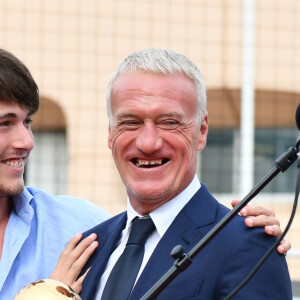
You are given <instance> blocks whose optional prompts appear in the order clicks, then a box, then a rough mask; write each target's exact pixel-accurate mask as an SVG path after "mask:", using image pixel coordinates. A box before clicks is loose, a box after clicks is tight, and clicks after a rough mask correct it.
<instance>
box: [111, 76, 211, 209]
mask: <svg viewBox="0 0 300 300" xmlns="http://www.w3.org/2000/svg"><path fill="white" fill-rule="evenodd" d="M111 109H112V120H111V124H110V131H109V139H108V145H109V147H110V148H111V150H112V154H113V157H114V160H115V163H116V166H117V168H118V170H119V173H120V175H121V178H122V180H123V182H124V184H125V186H126V189H127V193H128V196H129V199H130V202H131V205H132V206H133V207H134V209H135V210H137V211H138V212H140V213H141V214H145V213H149V212H150V211H153V210H154V209H155V208H157V207H158V206H160V205H162V204H163V203H165V202H167V201H169V200H170V199H172V198H174V197H175V196H176V195H178V194H179V193H180V192H181V191H183V190H184V189H185V188H186V187H187V186H188V184H189V183H190V182H191V181H192V179H193V177H194V175H195V171H196V162H197V151H199V150H202V149H203V148H204V147H205V144H206V135H207V116H206V117H205V118H204V119H203V121H202V123H201V126H199V125H198V126H197V124H196V121H195V119H196V112H197V94H196V89H195V86H194V84H193V82H192V81H191V80H190V79H189V78H187V77H186V76H185V75H183V74H179V73H174V74H170V75H155V74H151V73H143V72H126V73H123V74H121V75H119V76H118V77H117V79H116V80H115V82H114V83H113V85H112V89H111Z"/></svg>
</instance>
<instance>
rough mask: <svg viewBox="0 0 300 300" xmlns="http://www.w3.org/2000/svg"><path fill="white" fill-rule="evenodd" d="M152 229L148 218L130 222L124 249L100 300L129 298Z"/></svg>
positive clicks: (152, 224)
mask: <svg viewBox="0 0 300 300" xmlns="http://www.w3.org/2000/svg"><path fill="white" fill-rule="evenodd" d="M154 228H155V226H154V223H153V221H152V220H151V218H150V217H148V218H136V219H134V220H133V221H132V227H131V231H130V234H129V238H128V241H127V244H126V247H125V249H124V251H123V253H122V255H121V256H120V258H119V259H118V260H117V262H116V264H115V266H114V267H113V269H112V271H111V273H110V275H109V277H108V279H107V282H106V285H105V287H104V290H103V294H102V297H101V299H102V300H123V299H128V298H129V295H130V293H131V290H132V287H133V285H134V282H135V280H136V277H137V274H138V272H139V270H140V267H141V264H142V261H143V257H144V248H145V247H144V246H145V242H146V241H147V239H148V237H149V235H150V234H151V233H152V231H153V230H154Z"/></svg>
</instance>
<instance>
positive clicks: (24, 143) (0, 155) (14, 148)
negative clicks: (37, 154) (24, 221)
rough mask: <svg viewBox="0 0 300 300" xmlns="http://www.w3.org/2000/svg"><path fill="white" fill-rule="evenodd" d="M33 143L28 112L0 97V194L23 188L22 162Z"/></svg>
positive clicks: (18, 191) (14, 191)
mask: <svg viewBox="0 0 300 300" xmlns="http://www.w3.org/2000/svg"><path fill="white" fill-rule="evenodd" d="M33 146H34V143H33V135H32V132H31V116H30V115H29V113H28V111H27V110H26V109H24V108H22V107H20V106H19V105H17V104H9V103H6V102H1V101H0V196H1V197H3V196H12V195H17V194H20V193H21V192H22V191H23V189H24V180H23V173H24V165H25V162H26V160H27V157H28V155H29V153H30V151H31V150H32V148H33Z"/></svg>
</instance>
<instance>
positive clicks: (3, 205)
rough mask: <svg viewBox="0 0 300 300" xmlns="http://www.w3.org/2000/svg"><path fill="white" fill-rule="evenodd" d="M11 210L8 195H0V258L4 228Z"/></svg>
mask: <svg viewBox="0 0 300 300" xmlns="http://www.w3.org/2000/svg"><path fill="white" fill-rule="evenodd" d="M11 210H12V205H11V200H10V198H9V197H0V259H1V256H2V249H3V243H4V234H5V229H6V226H7V223H8V220H9V217H10V213H11Z"/></svg>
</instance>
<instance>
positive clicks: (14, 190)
mask: <svg viewBox="0 0 300 300" xmlns="http://www.w3.org/2000/svg"><path fill="white" fill-rule="evenodd" d="M23 190H24V182H23V181H22V182H19V183H18V184H14V185H7V184H3V183H0V196H16V195H19V194H21V193H22V192H23Z"/></svg>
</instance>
